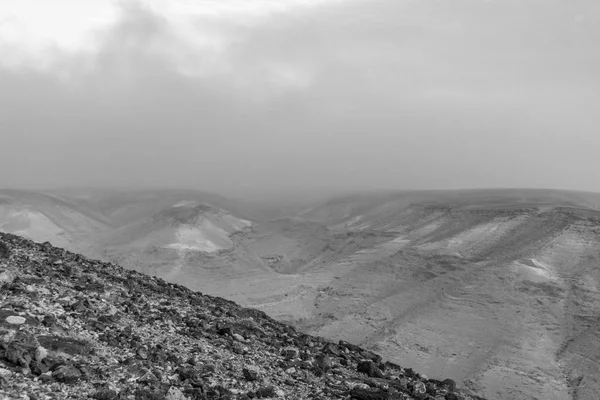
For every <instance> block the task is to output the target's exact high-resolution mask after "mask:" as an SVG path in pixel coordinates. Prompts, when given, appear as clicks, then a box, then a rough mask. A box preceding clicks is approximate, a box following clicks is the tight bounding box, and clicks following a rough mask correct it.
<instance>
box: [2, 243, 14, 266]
mask: <svg viewBox="0 0 600 400" xmlns="http://www.w3.org/2000/svg"><path fill="white" fill-rule="evenodd" d="M10 253H11V251H10V249H9V247H8V245H7V244H6V243H4V242H0V262H2V261H5V260H8V259H9V258H10Z"/></svg>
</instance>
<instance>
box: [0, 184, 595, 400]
mask: <svg viewBox="0 0 600 400" xmlns="http://www.w3.org/2000/svg"><path fill="white" fill-rule="evenodd" d="M599 210H600V194H594V193H584V192H567V191H553V190H530V189H514V190H509V189H506V190H504V189H502V190H500V189H499V190H468V191H420V192H418V191H406V192H389V193H371V194H362V195H353V196H345V197H340V198H334V199H332V200H328V201H324V202H313V203H311V204H307V205H306V207H305V208H304V209H302V210H301V211H296V210H294V212H293V213H290V214H287V215H282V214H281V213H280V212H276V211H273V212H269V210H268V209H260V210H259V209H258V208H256V207H255V206H252V205H249V204H246V203H244V202H243V201H234V200H230V199H226V198H223V197H221V196H217V195H212V194H208V193H202V192H195V191H174V190H172V191H168V190H163V191H140V192H128V191H109V190H106V191H102V190H88V189H78V190H70V191H52V192H43V193H42V192H25V191H4V190H2V191H0V230H2V231H5V232H10V233H15V234H19V235H23V236H26V237H29V238H31V239H33V240H36V241H38V242H43V241H50V242H51V243H52V244H54V245H56V246H61V247H65V248H67V249H69V250H74V251H79V252H82V253H83V254H85V255H87V256H90V257H94V258H100V259H102V260H107V261H112V262H115V263H119V264H121V265H123V266H124V267H126V268H129V269H134V270H137V271H140V272H143V273H146V274H150V275H156V276H159V277H162V278H164V279H166V280H168V281H171V282H174V283H180V284H183V285H185V286H187V287H189V288H191V289H193V290H198V291H201V292H203V293H207V294H212V295H218V296H222V297H225V298H228V299H231V300H233V301H236V302H238V303H240V304H242V305H245V306H251V307H254V308H257V309H260V310H262V311H265V312H266V313H267V314H269V315H270V316H272V317H274V318H276V319H278V320H280V321H284V322H288V323H290V324H293V325H295V326H296V327H297V328H298V329H299V330H301V331H303V332H306V333H310V334H314V335H318V336H323V337H326V338H331V339H335V340H346V341H348V342H351V343H354V344H358V345H361V346H364V347H366V348H370V349H372V350H375V351H377V352H378V353H380V354H382V355H384V357H386V358H388V359H389V360H390V361H393V362H396V363H398V364H400V365H404V366H410V367H412V368H415V370H417V371H419V372H421V373H423V374H426V375H427V376H430V377H434V378H435V377H442V376H443V377H449V378H452V379H455V380H456V381H457V382H459V385H460V386H462V387H465V388H468V389H472V390H473V391H474V392H477V393H479V394H481V395H482V396H484V397H486V398H488V399H508V398H510V399H519V400H520V399H523V400H525V399H556V400H563V399H578V400H581V399H590V400H595V399H597V398H599V397H600V377H599V376H598V374H597V370H598V362H600V211H599Z"/></svg>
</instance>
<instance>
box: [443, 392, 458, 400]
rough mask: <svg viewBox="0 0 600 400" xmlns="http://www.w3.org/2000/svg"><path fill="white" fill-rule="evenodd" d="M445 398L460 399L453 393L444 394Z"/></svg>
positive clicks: (449, 399) (447, 399)
mask: <svg viewBox="0 0 600 400" xmlns="http://www.w3.org/2000/svg"><path fill="white" fill-rule="evenodd" d="M444 399H445V400H460V397H458V396H457V395H456V394H455V393H446V396H445V397H444Z"/></svg>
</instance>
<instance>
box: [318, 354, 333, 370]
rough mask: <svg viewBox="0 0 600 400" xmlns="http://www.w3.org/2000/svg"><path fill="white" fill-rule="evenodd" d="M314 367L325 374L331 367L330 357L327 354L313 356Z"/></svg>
mask: <svg viewBox="0 0 600 400" xmlns="http://www.w3.org/2000/svg"><path fill="white" fill-rule="evenodd" d="M315 366H316V367H317V368H319V369H320V370H321V371H323V373H327V371H329V370H330V369H331V367H332V366H333V363H332V362H331V357H329V356H328V355H327V354H317V355H316V356H315Z"/></svg>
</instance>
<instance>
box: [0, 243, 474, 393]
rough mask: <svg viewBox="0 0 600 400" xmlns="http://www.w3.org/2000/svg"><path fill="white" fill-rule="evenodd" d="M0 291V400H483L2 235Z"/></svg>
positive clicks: (249, 314) (254, 317) (170, 287)
mask: <svg viewBox="0 0 600 400" xmlns="http://www.w3.org/2000/svg"><path fill="white" fill-rule="evenodd" d="M0 287H1V288H0V399H32V400H33V399H98V400H110V399H167V400H183V399H254V398H271V399H357V400H377V399H435V400H442V399H444V400H457V399H458V400H467V399H481V398H480V397H477V396H473V395H470V394H466V393H463V392H461V391H459V390H457V389H456V388H455V383H454V382H453V381H452V380H449V379H448V380H444V381H439V380H435V379H428V378H426V377H425V376H422V375H419V374H417V373H415V372H414V371H412V370H411V369H410V368H404V367H401V366H399V365H396V364H393V363H390V362H384V361H383V360H382V357H381V356H379V355H377V354H374V353H372V352H370V351H367V350H364V349H361V348H359V347H357V346H354V345H352V344H350V343H347V342H339V343H332V342H330V341H327V340H325V339H323V338H318V337H312V336H309V335H305V334H302V333H299V332H296V331H295V330H294V328H292V327H290V326H287V325H284V324H281V323H279V322H277V321H275V320H273V319H271V318H269V317H268V316H267V315H266V314H264V313H263V312H261V311H257V310H254V309H248V308H243V307H240V306H238V305H237V304H235V303H232V302H230V301H227V300H224V299H221V298H217V297H211V296H206V295H203V294H201V293H197V292H192V291H190V290H189V289H187V288H185V287H183V286H179V285H174V284H171V283H167V282H165V281H163V280H161V279H157V278H154V277H150V276H145V275H142V274H139V273H137V272H134V271H129V270H125V269H123V268H121V267H119V266H117V265H114V264H108V263H102V262H99V261H94V260H90V259H87V258H85V257H83V256H81V255H77V254H73V253H70V252H67V251H65V250H63V249H59V248H56V247H53V246H51V245H50V244H48V243H44V244H37V243H34V242H32V241H29V240H26V239H23V238H21V237H18V236H14V235H9V234H4V233H0Z"/></svg>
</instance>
